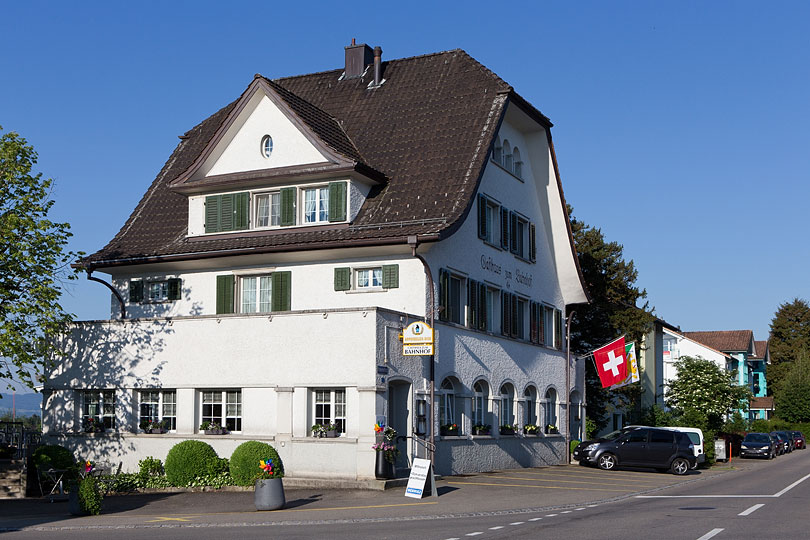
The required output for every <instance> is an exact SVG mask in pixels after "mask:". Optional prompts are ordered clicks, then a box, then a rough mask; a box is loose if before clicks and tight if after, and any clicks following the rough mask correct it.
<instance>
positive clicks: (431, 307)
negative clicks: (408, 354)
mask: <svg viewBox="0 0 810 540" xmlns="http://www.w3.org/2000/svg"><path fill="white" fill-rule="evenodd" d="M408 245H409V246H411V255H413V256H414V257H416V258H417V259H419V260H420V261H422V266H423V267H424V268H425V276H427V282H428V290H429V291H430V295H429V298H430V300H428V305H427V306H426V308H427V309H426V310H425V311H426V313H425V315H427V319H428V324H429V325H430V327H431V328H433V315H434V313H435V310H436V300H435V297H434V293H433V275H432V274H431V272H430V266H429V265H428V263H427V261H426V260H425V258H424V257H422V256H421V255H418V254H417V253H416V248H417V247H418V246H419V240H418V238H417V236H409V237H408ZM433 347H434V349H433V351H434V354H431V355H430V439H429V441H430V444H429V450H430V463H431V465H432V466H433V471H434V473H435V471H436V463H435V461H434V460H435V454H436V429H435V424H436V418H435V413H436V355H435V352H436V349H435V347H436V329H435V328H433Z"/></svg>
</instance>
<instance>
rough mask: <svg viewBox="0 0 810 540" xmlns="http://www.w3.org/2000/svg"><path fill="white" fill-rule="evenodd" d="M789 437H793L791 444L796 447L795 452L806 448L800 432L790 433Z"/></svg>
mask: <svg viewBox="0 0 810 540" xmlns="http://www.w3.org/2000/svg"><path fill="white" fill-rule="evenodd" d="M790 434H791V435H793V443H794V444H795V445H796V450H798V449H799V448H801V449H802V450H803V449H805V448H807V441H805V440H804V435H802V432H801V431H791V432H790Z"/></svg>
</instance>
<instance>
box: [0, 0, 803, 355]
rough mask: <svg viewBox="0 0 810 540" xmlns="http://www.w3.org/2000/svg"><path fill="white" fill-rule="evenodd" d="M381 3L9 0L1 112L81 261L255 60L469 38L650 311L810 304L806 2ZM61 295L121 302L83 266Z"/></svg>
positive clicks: (666, 313)
mask: <svg viewBox="0 0 810 540" xmlns="http://www.w3.org/2000/svg"><path fill="white" fill-rule="evenodd" d="M386 4H387V3H385V2H376V3H375V2H363V3H356V4H350V3H339V2H329V3H323V4H319V3H317V2H315V3H313V2H306V3H289V2H266V1H265V2H255V3H242V2H229V3H225V2H216V3H214V2H203V1H196V2H132V3H128V4H126V5H124V4H122V3H118V2H69V3H63V2H59V3H58V2H36V1H27V2H13V3H11V2H8V3H5V5H4V6H3V15H2V19H0V39H1V40H2V54H0V124H2V125H3V127H4V128H5V130H14V131H18V132H19V133H21V134H22V135H23V136H24V137H26V138H27V139H28V140H29V142H31V143H32V144H33V145H34V146H35V148H36V149H37V151H38V152H39V154H40V162H39V170H40V171H42V172H43V173H44V174H45V175H46V176H50V177H53V178H55V179H56V181H57V185H56V190H55V192H54V197H55V199H56V201H57V204H56V206H55V211H54V217H55V218H57V219H59V220H64V221H69V222H70V223H71V224H72V227H73V232H74V235H75V236H74V238H73V242H72V247H73V248H74V249H78V250H83V251H86V252H88V253H89V252H93V251H95V250H97V249H99V248H101V247H102V246H103V245H104V244H105V243H106V242H107V241H109V240H110V239H111V238H112V237H113V235H114V234H115V233H116V232H117V231H118V229H119V228H120V227H121V225H122V224H123V223H124V220H125V219H126V218H127V216H128V215H129V213H130V212H131V210H132V209H133V208H134V207H135V205H136V204H137V202H138V200H139V199H140V197H141V196H142V195H143V193H144V192H145V190H146V188H147V186H148V185H149V184H150V183H151V181H152V180H153V178H154V177H155V175H156V174H157V172H158V171H159V170H160V168H161V167H162V165H163V163H164V162H165V160H166V159H167V158H168V156H169V154H170V153H171V151H172V150H173V148H174V146H175V145H176V144H177V142H178V139H177V135H180V134H182V133H183V132H185V131H186V130H188V129H189V128H191V127H192V126H194V125H195V124H197V123H198V122H200V121H201V120H202V119H204V118H205V117H207V116H208V115H210V114H211V113H213V112H214V111H216V110H217V109H219V108H220V107H222V106H223V105H225V104H227V103H228V102H230V101H231V100H233V99H235V98H236V97H237V96H239V94H240V93H241V92H242V91H243V90H244V88H245V87H246V86H247V85H248V84H249V83H250V81H251V80H252V77H253V74H254V73H257V72H258V73H262V74H263V75H265V76H268V77H271V78H274V77H280V76H286V75H294V74H300V73H309V72H314V71H321V70H327V69H334V68H338V67H341V66H342V64H343V47H344V46H345V45H348V44H349V42H350V41H351V38H353V37H355V38H357V40H358V42H365V43H368V44H370V45H371V46H375V45H380V46H381V47H382V49H383V59H384V60H385V59H393V58H402V57H407V56H414V55H420V54H425V53H431V52H436V51H442V50H448V49H454V48H463V49H464V50H466V51H467V52H468V53H470V54H471V55H472V56H474V57H475V58H476V59H478V60H479V61H480V62H481V63H483V64H484V65H486V66H487V67H488V68H490V69H491V70H493V71H494V72H495V73H497V74H498V75H500V76H501V77H502V78H503V79H505V80H506V81H507V82H509V83H510V84H511V85H512V86H514V87H515V89H516V90H517V91H518V92H519V93H520V94H521V95H523V96H524V97H525V98H527V99H528V100H529V101H530V102H532V103H533V104H534V105H535V106H536V107H537V108H538V109H540V110H541V111H542V112H543V113H545V114H546V115H547V116H549V117H550V118H551V120H552V121H553V122H554V123H555V127H554V128H553V130H552V133H553V135H554V141H555V145H556V150H557V157H558V159H559V163H560V169H561V174H562V181H563V186H564V189H565V194H566V197H567V199H568V202H569V203H570V204H572V205H573V206H574V209H575V212H574V213H575V215H576V216H577V217H578V218H580V219H581V220H583V221H585V222H586V223H589V224H591V225H595V226H598V227H601V228H602V230H603V232H604V233H605V235H606V236H607V238H608V239H609V240H615V241H618V242H620V243H621V244H623V245H624V248H625V255H626V257H627V258H628V259H633V260H634V261H635V263H636V266H637V268H638V272H639V280H638V283H639V285H640V286H641V287H644V288H646V289H647V291H648V293H649V300H650V303H651V305H653V306H655V308H656V313H657V314H658V316H660V317H661V318H663V319H665V320H667V321H669V322H670V323H672V324H675V325H679V326H680V327H681V328H682V329H684V330H722V329H728V330H731V329H752V330H754V333H755V336H756V338H757V339H765V338H767V333H768V325H769V323H770V320H771V318H772V317H773V313H774V311H775V310H776V308H777V306H778V305H779V304H780V303H782V302H785V301H789V300H791V299H792V298H793V297H796V296H798V297H802V298H806V299H810V280H808V268H810V240H809V239H810V230H809V229H810V228H809V227H808V226H807V222H806V220H807V216H808V208H807V207H808V203H809V202H810V135H808V134H809V133H810V130H808V127H807V126H808V125H810V3H807V2H773V3H763V2H741V1H734V2H721V1H712V2H697V1H684V2H621V1H617V2H545V1H544V2H530V3H527V4H526V5H521V3H520V2H510V3H497V2H482V3H475V2H463V3H459V4H458V5H459V6H460V7H454V6H443V5H441V3H439V2H435V1H434V2H424V3H422V2H401V3H398V4H397V7H395V8H391V7H388V6H387V5H386ZM341 6H345V7H341ZM64 304H65V306H66V307H67V309H68V310H70V311H72V312H73V313H75V314H76V315H77V317H78V318H79V319H98V318H107V317H108V316H109V312H110V298H109V292H108V291H107V290H106V289H105V288H104V287H102V286H101V285H99V284H95V283H90V282H87V281H85V280H82V282H81V283H78V284H76V285H71V287H70V291H69V294H68V295H67V296H66V297H65V299H64Z"/></svg>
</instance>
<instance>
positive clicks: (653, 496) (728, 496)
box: [636, 495, 774, 499]
mask: <svg viewBox="0 0 810 540" xmlns="http://www.w3.org/2000/svg"><path fill="white" fill-rule="evenodd" d="M773 497H774V495H636V499H763V498H765V499H770V498H773Z"/></svg>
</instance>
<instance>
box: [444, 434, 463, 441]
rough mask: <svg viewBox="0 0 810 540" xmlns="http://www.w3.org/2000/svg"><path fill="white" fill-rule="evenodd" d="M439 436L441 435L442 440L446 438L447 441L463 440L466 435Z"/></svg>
mask: <svg viewBox="0 0 810 540" xmlns="http://www.w3.org/2000/svg"><path fill="white" fill-rule="evenodd" d="M439 437H441V439H442V440H448V441H464V440H467V436H466V435H440V436H439Z"/></svg>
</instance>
